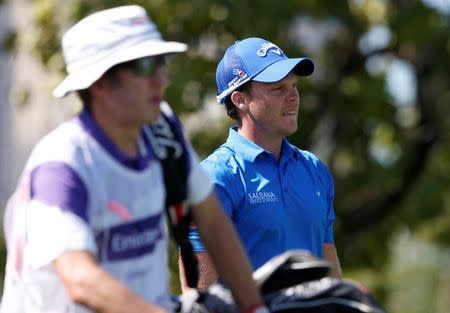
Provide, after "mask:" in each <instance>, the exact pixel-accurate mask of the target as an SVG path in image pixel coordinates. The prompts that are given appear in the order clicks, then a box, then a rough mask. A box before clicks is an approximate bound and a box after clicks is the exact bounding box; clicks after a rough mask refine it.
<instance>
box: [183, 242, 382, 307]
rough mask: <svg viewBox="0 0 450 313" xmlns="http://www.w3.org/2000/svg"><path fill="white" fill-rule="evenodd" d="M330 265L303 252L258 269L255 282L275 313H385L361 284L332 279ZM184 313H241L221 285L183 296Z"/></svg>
mask: <svg viewBox="0 0 450 313" xmlns="http://www.w3.org/2000/svg"><path fill="white" fill-rule="evenodd" d="M330 269H331V267H330V264H329V263H328V262H326V261H323V260H320V259H317V258H315V257H313V256H312V255H311V254H309V253H308V252H306V251H303V250H292V251H288V252H286V253H284V254H281V255H279V256H276V257H274V258H272V259H271V260H269V261H268V262H267V263H266V264H264V265H263V266H262V267H260V268H259V269H257V270H256V271H255V272H254V274H253V277H254V278H255V280H256V282H257V284H258V286H259V288H260V290H261V293H262V294H263V297H264V301H265V304H266V305H267V307H268V308H269V310H270V311H271V312H273V313H275V312H276V313H385V310H384V309H383V308H382V306H381V305H380V304H379V303H378V302H377V301H376V300H375V298H374V297H373V296H372V295H371V294H370V292H369V291H368V290H367V289H366V288H364V287H363V286H362V285H361V284H359V283H356V282H353V281H350V280H345V279H337V278H332V277H329V276H328V274H329V271H330ZM180 299H181V303H180V307H179V308H178V311H179V312H181V313H207V312H208V313H211V312H212V313H237V312H238V310H237V309H236V307H235V305H234V302H233V299H232V296H231V293H230V291H229V290H228V289H226V288H224V287H223V286H222V285H220V284H215V285H213V286H211V287H210V288H209V289H208V290H207V291H206V292H205V293H200V294H199V293H197V292H196V291H191V292H189V293H186V294H183V295H182V296H181V298H180Z"/></svg>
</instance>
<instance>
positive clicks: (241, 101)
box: [231, 91, 247, 110]
mask: <svg viewBox="0 0 450 313" xmlns="http://www.w3.org/2000/svg"><path fill="white" fill-rule="evenodd" d="M231 101H233V103H234V105H235V106H236V107H237V108H238V109H240V110H245V109H246V108H247V99H246V98H245V95H244V93H243V92H240V91H233V92H232V93H231Z"/></svg>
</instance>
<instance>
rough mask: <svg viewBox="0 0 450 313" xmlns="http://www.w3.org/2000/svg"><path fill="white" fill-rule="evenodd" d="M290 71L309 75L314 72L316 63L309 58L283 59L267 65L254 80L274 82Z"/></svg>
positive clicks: (300, 74)
mask: <svg viewBox="0 0 450 313" xmlns="http://www.w3.org/2000/svg"><path fill="white" fill-rule="evenodd" d="M290 72H294V73H295V74H296V75H299V76H309V75H311V74H312V73H313V72H314V63H313V61H312V60H311V59H308V58H296V59H283V60H280V61H277V62H274V63H272V64H270V65H269V66H267V67H266V68H265V69H264V70H262V71H261V72H259V73H258V74H257V75H255V76H254V77H253V78H252V80H253V81H257V82H262V83H274V82H277V81H280V80H282V79H283V78H285V77H286V76H287V75H288V74H289V73H290Z"/></svg>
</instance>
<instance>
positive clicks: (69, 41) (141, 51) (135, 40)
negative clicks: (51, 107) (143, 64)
mask: <svg viewBox="0 0 450 313" xmlns="http://www.w3.org/2000/svg"><path fill="white" fill-rule="evenodd" d="M62 48H63V54H64V61H65V63H66V68H67V73H68V75H67V77H66V78H65V79H64V80H63V81H62V82H61V83H60V84H59V85H58V86H57V87H56V88H55V90H53V96H55V97H58V98H59V97H64V96H65V95H66V94H67V93H68V92H70V91H74V90H81V89H86V88H88V87H89V86H91V85H92V84H93V83H94V82H95V81H97V80H98V79H99V78H100V77H101V76H102V75H103V74H104V73H105V72H106V71H107V70H108V69H110V68H111V67H113V66H114V65H116V64H119V63H123V62H126V61H130V60H134V59H139V58H142V57H146V56H152V55H159V54H165V53H176V52H184V51H186V50H187V45H186V44H184V43H180V42H174V41H165V40H164V39H163V38H162V37H161V34H160V33H159V31H158V30H157V28H156V26H155V24H154V23H153V22H152V21H150V19H149V17H148V15H147V13H146V11H145V9H144V8H142V7H140V6H137V5H127V6H121V7H117V8H114V9H108V10H104V11H100V12H97V13H94V14H92V15H89V16H87V17H85V18H84V19H82V20H80V21H79V22H78V23H77V24H75V25H74V26H73V27H72V28H71V29H69V30H68V31H67V32H66V33H65V34H64V36H63V38H62Z"/></svg>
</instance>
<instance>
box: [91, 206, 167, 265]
mask: <svg viewBox="0 0 450 313" xmlns="http://www.w3.org/2000/svg"><path fill="white" fill-rule="evenodd" d="M160 220H161V214H157V215H154V216H150V217H147V218H144V219H141V220H137V221H132V222H128V223H124V224H121V225H118V226H114V227H111V228H107V229H104V230H102V231H99V232H97V233H96V236H95V237H96V242H97V248H98V250H99V251H98V257H99V259H100V261H120V260H126V259H131V258H136V257H140V256H142V255H144V254H149V253H152V252H153V250H154V249H155V246H156V244H157V243H158V242H159V241H160V239H161V238H163V233H162V231H161V229H160Z"/></svg>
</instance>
